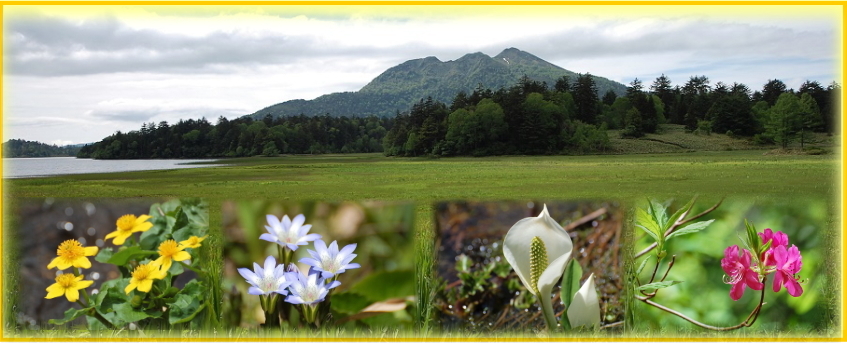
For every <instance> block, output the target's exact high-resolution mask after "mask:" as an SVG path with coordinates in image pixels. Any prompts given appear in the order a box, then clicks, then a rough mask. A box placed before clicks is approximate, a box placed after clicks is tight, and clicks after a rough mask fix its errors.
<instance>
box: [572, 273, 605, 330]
mask: <svg viewBox="0 0 847 343" xmlns="http://www.w3.org/2000/svg"><path fill="white" fill-rule="evenodd" d="M568 320H569V321H570V323H571V327H572V328H576V327H579V326H585V327H587V328H594V329H597V328H598V327H599V326H600V301H599V299H597V289H596V286H594V274H593V273H592V274H591V276H589V277H588V280H585V283H583V284H582V287H580V288H579V291H577V292H576V294H574V295H573V301H571V306H570V307H569V308H568Z"/></svg>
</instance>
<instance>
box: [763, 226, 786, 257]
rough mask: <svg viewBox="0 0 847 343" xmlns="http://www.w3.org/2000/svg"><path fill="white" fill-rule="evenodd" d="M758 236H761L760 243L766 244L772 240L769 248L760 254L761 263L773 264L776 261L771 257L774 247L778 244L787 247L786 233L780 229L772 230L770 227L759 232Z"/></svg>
mask: <svg viewBox="0 0 847 343" xmlns="http://www.w3.org/2000/svg"><path fill="white" fill-rule="evenodd" d="M759 237H761V238H762V245H764V244H768V242H769V241H771V240H773V243H771V246H770V248H769V249H768V250H767V251H765V252H764V253H763V254H762V256H761V257H762V263H764V264H765V265H766V266H773V265H774V264H776V262H775V261H774V259H773V252H774V249H775V248H776V247H778V246H783V247H788V235H786V234H785V233H783V232H782V231H777V232H773V230H771V229H769V228H768V229H765V232H759Z"/></svg>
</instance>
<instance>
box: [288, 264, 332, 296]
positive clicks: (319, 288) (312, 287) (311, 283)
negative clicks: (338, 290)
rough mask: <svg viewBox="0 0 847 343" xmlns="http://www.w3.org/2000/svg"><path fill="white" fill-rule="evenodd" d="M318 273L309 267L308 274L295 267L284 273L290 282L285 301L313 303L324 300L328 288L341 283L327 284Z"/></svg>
mask: <svg viewBox="0 0 847 343" xmlns="http://www.w3.org/2000/svg"><path fill="white" fill-rule="evenodd" d="M319 274H320V273H318V272H314V271H313V270H312V269H310V270H309V273H308V275H304V274H302V273H300V271H299V270H297V269H296V267H295V268H294V270H293V271H290V272H288V273H285V278H286V280H288V281H290V282H291V285H290V286H289V287H288V291H289V294H288V297H286V298H285V302H287V303H289V304H294V305H299V304H304V305H314V304H317V303H319V302H321V301H324V299H325V298H326V295H327V294H328V293H329V290H330V289H333V288H335V287H338V286H339V285H341V282H338V281H333V282H330V283H328V284H327V283H326V279H324V278H322V277H321V276H320V275H319Z"/></svg>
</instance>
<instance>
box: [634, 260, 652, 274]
mask: <svg viewBox="0 0 847 343" xmlns="http://www.w3.org/2000/svg"><path fill="white" fill-rule="evenodd" d="M649 259H650V255H647V258H645V259H644V260H643V261H641V265H640V266H638V269H637V270H636V271H635V276H638V275H641V271H642V270H644V266H646V265H647V261H648V260H649Z"/></svg>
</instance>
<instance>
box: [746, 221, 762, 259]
mask: <svg viewBox="0 0 847 343" xmlns="http://www.w3.org/2000/svg"><path fill="white" fill-rule="evenodd" d="M744 227H745V228H746V229H747V240H748V244H749V245H750V251H754V252H757V253H758V252H760V251H761V250H760V248H761V246H762V238H761V237H759V235H758V234H757V233H756V226H755V225H753V224H752V223H750V222H748V221H747V219H744Z"/></svg>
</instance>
